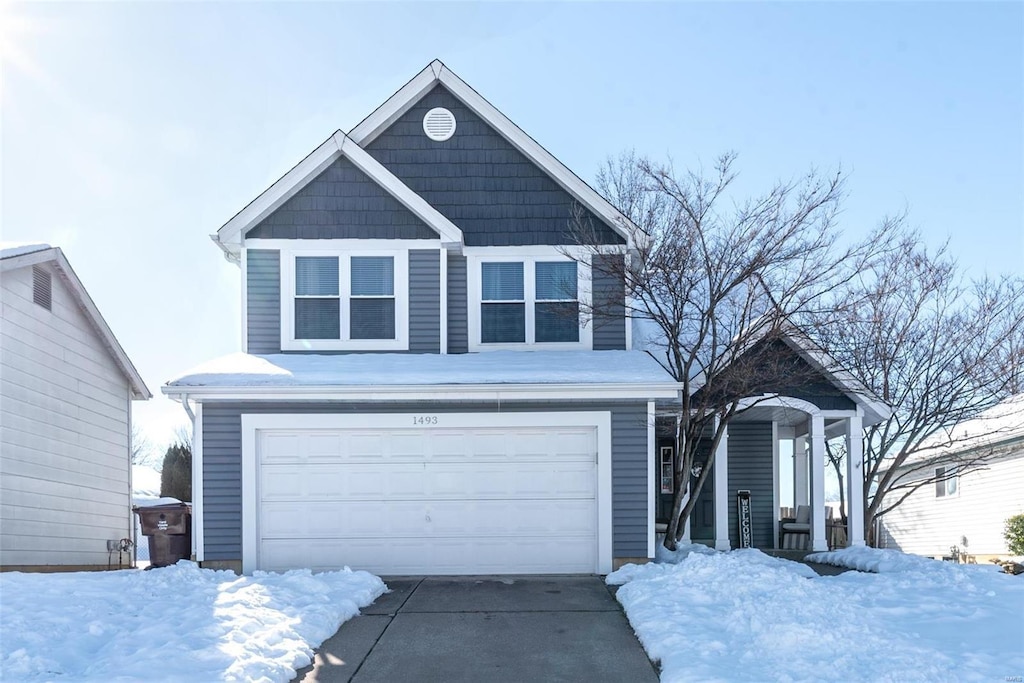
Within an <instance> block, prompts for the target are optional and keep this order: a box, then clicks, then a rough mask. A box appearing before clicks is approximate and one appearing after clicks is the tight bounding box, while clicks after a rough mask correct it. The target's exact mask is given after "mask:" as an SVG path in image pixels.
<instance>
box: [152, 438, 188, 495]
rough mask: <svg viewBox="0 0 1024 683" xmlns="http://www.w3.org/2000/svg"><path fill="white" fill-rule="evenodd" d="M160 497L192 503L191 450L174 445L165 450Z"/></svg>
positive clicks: (180, 445) (181, 445) (182, 445)
mask: <svg viewBox="0 0 1024 683" xmlns="http://www.w3.org/2000/svg"><path fill="white" fill-rule="evenodd" d="M160 495H161V496H165V497H171V498H177V499H178V500H180V501H183V502H191V501H192V449H191V448H189V447H188V446H187V445H185V444H182V443H176V444H174V445H173V446H171V447H170V448H168V449H167V453H166V454H165V455H164V466H163V469H162V470H161V471H160Z"/></svg>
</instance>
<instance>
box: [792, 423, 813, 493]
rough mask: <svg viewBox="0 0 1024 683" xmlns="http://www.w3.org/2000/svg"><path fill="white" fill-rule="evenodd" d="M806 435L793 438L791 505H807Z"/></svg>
mask: <svg viewBox="0 0 1024 683" xmlns="http://www.w3.org/2000/svg"><path fill="white" fill-rule="evenodd" d="M807 473H808V471H807V437H805V436H798V437H796V438H795V439H793V507H794V508H795V507H797V506H798V505H807V504H808V503H809V502H810V501H808V500H807V490H808V486H807Z"/></svg>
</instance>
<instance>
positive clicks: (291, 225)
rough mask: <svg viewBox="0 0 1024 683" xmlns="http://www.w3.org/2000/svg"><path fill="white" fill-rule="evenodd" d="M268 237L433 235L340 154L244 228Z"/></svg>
mask: <svg viewBox="0 0 1024 683" xmlns="http://www.w3.org/2000/svg"><path fill="white" fill-rule="evenodd" d="M246 237H247V238H248V237H260V238H271V239H307V240H317V239H438V234H437V233H436V232H435V231H434V230H433V229H431V228H430V227H428V226H427V224H426V223H424V222H423V221H422V220H420V219H419V218H418V217H417V216H416V215H415V214H414V213H412V212H411V211H409V209H407V208H405V206H403V205H402V204H401V203H400V202H399V201H398V200H397V199H395V198H394V197H393V196H391V194H389V193H388V192H387V191H386V190H385V189H384V188H382V187H381V186H380V185H378V184H377V183H376V182H374V181H373V180H371V179H370V178H369V176H367V175H366V174H365V173H363V172H362V171H360V170H359V169H358V168H356V167H355V166H354V165H353V164H352V162H351V161H349V160H348V159H346V158H344V157H342V158H339V159H338V160H337V161H335V162H334V163H333V164H331V165H330V166H328V167H327V168H326V169H324V171H323V172H322V173H321V174H320V175H318V176H317V177H316V178H314V179H313V180H311V181H310V182H309V183H308V184H307V185H306V186H305V187H303V188H302V189H301V190H299V191H298V192H297V193H296V194H295V195H294V196H293V197H292V198H291V199H289V200H288V201H286V202H285V203H284V204H282V205H281V206H280V207H278V208H277V209H276V210H275V211H274V212H273V213H271V214H270V215H269V216H267V217H266V218H264V219H263V220H262V221H260V223H259V224H257V225H256V226H255V227H253V228H252V229H251V230H249V231H248V232H247V233H246Z"/></svg>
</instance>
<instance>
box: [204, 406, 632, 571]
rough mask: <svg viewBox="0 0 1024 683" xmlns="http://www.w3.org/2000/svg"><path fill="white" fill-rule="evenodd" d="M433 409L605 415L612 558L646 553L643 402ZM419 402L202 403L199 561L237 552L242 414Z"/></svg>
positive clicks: (397, 409) (370, 409)
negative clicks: (609, 458)
mask: <svg viewBox="0 0 1024 683" xmlns="http://www.w3.org/2000/svg"><path fill="white" fill-rule="evenodd" d="M429 405H430V410H431V412H435V413H478V412H491V413H500V412H524V411H531V412H540V411H551V412H561V411H569V410H608V411H611V413H612V551H613V555H614V556H615V557H647V456H648V449H647V422H646V419H647V406H646V404H643V403H629V402H617V403H606V402H603V403H586V402H580V401H574V402H572V403H571V404H570V403H555V402H543V403H541V402H531V403H516V404H511V405H510V404H509V403H508V402H505V401H503V402H500V403H498V402H479V403H473V404H459V403H447V404H438V403H431V404H429ZM423 408H424V404H423V403H418V404H417V403H406V404H384V405H372V404H365V403H364V404H352V403H335V404H330V403H290V404H289V403H252V402H249V403H246V402H232V403H222V402H208V403H204V404H203V435H202V439H203V491H202V494H203V515H204V524H203V529H204V532H205V541H204V545H203V548H204V551H205V559H206V560H211V561H213V560H240V559H241V557H242V463H241V458H242V418H241V415H242V414H243V413H245V414H252V413H317V414H323V413H339V414H358V413H402V412H417V411H419V412H422V410H423Z"/></svg>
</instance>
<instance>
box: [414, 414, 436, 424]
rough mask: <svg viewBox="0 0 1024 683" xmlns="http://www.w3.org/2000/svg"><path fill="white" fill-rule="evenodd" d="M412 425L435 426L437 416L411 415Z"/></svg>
mask: <svg viewBox="0 0 1024 683" xmlns="http://www.w3.org/2000/svg"><path fill="white" fill-rule="evenodd" d="M412 423H413V424H414V425H436V424H437V415H413V416H412Z"/></svg>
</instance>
